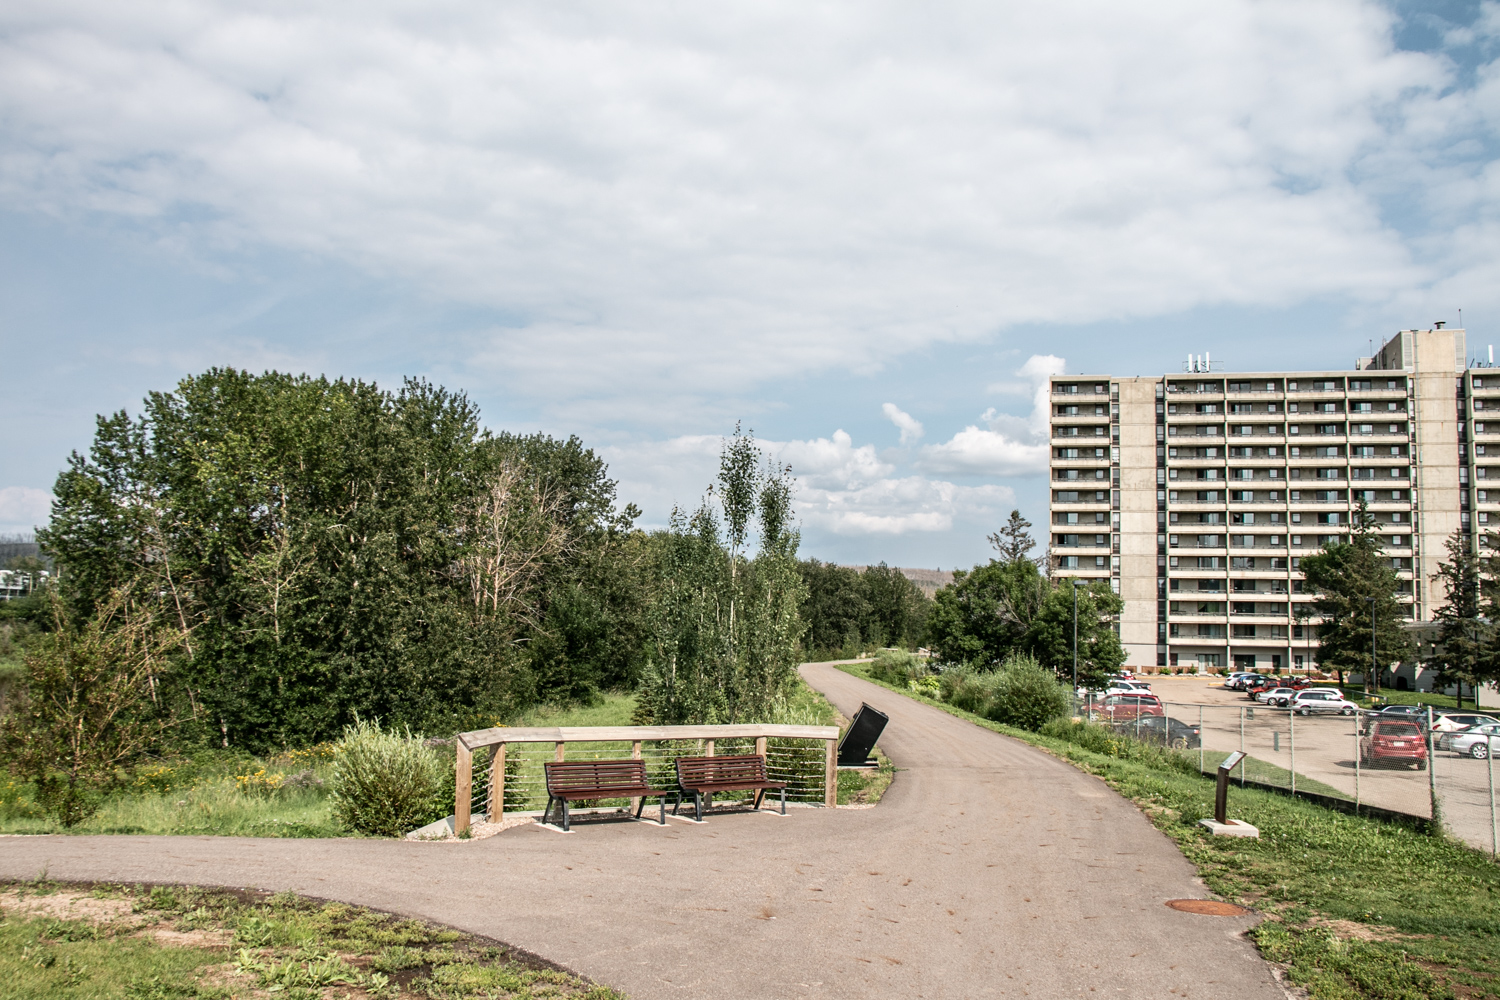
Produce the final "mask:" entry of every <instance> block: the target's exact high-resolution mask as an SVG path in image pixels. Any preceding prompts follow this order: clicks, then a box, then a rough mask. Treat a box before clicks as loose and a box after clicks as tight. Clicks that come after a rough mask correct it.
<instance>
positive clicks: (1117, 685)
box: [1104, 681, 1151, 695]
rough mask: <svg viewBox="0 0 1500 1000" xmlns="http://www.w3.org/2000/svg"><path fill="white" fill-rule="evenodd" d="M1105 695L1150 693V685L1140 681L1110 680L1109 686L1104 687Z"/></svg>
mask: <svg viewBox="0 0 1500 1000" xmlns="http://www.w3.org/2000/svg"><path fill="white" fill-rule="evenodd" d="M1104 693H1105V694H1106V695H1111V694H1150V693H1151V685H1149V684H1145V683H1143V682H1141V681H1110V682H1109V687H1107V688H1105V690H1104Z"/></svg>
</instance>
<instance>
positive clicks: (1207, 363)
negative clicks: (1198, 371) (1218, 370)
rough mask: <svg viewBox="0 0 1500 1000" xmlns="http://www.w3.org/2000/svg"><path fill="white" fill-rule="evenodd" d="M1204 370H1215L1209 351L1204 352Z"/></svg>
mask: <svg viewBox="0 0 1500 1000" xmlns="http://www.w3.org/2000/svg"><path fill="white" fill-rule="evenodd" d="M1203 370H1204V371H1206V372H1211V371H1213V370H1214V363H1213V362H1212V361H1210V360H1209V359H1208V352H1207V351H1204V352H1203Z"/></svg>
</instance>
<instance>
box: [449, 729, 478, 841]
mask: <svg viewBox="0 0 1500 1000" xmlns="http://www.w3.org/2000/svg"><path fill="white" fill-rule="evenodd" d="M453 745H454V746H455V747H457V748H458V753H457V754H456V755H455V756H454V768H455V773H454V779H455V780H454V786H455V787H454V792H453V832H454V833H463V832H464V831H465V830H467V829H468V828H469V800H470V799H471V798H472V797H473V794H474V755H473V754H472V753H471V752H470V751H469V747H468V745H467V744H466V743H464V741H463V740H461V739H459V740H454V741H453Z"/></svg>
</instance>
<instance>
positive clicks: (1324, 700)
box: [1291, 690, 1359, 715]
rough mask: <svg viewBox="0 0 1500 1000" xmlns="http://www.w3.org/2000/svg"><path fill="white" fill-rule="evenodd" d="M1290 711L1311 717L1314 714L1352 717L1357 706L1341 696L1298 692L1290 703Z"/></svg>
mask: <svg viewBox="0 0 1500 1000" xmlns="http://www.w3.org/2000/svg"><path fill="white" fill-rule="evenodd" d="M1291 709H1292V711H1294V712H1296V713H1297V714H1298V715H1312V714H1313V713H1314V712H1337V713H1338V714H1339V715H1353V714H1354V713H1355V712H1358V711H1359V706H1358V705H1356V704H1354V702H1352V701H1350V700H1348V699H1347V698H1344V697H1343V696H1342V695H1338V694H1333V693H1331V692H1329V691H1316V690H1315V691H1298V692H1297V695H1296V697H1294V698H1293V699H1292V702H1291Z"/></svg>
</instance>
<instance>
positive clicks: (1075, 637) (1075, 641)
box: [1073, 576, 1079, 698]
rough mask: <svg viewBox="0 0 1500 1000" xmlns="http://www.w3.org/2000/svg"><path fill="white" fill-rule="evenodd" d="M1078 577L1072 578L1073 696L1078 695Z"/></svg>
mask: <svg viewBox="0 0 1500 1000" xmlns="http://www.w3.org/2000/svg"><path fill="white" fill-rule="evenodd" d="M1078 583H1079V581H1078V578H1077V577H1076V576H1075V577H1074V578H1073V697H1075V698H1076V697H1078Z"/></svg>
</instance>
